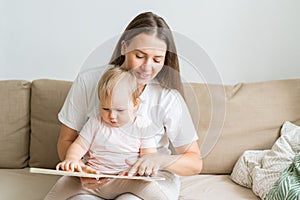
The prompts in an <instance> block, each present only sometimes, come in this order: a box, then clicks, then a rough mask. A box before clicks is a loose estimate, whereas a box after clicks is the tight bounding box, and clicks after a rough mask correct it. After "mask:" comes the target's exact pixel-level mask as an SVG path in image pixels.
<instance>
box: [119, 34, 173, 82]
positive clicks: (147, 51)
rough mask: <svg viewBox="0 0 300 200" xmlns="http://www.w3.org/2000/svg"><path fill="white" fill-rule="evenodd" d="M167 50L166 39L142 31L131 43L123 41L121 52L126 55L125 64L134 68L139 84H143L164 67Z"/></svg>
mask: <svg viewBox="0 0 300 200" xmlns="http://www.w3.org/2000/svg"><path fill="white" fill-rule="evenodd" d="M166 51H167V44H166V43H165V41H164V40H161V39H159V38H157V37H156V36H155V35H147V34H145V33H141V34H139V35H137V36H135V37H134V38H133V39H132V40H131V41H130V43H129V44H126V43H125V42H124V41H123V42H122V48H121V54H122V55H124V56H125V61H124V63H123V65H125V66H124V67H126V68H127V69H131V70H133V73H134V75H135V76H136V78H137V81H138V85H139V86H143V85H145V84H147V83H148V82H149V81H151V80H152V79H153V78H154V77H155V76H156V75H157V74H158V72H160V70H161V69H162V67H163V65H164V62H165V57H166Z"/></svg>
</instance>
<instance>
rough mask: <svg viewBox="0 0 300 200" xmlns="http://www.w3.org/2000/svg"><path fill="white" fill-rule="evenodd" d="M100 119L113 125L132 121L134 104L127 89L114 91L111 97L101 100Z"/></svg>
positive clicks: (117, 125) (118, 125) (121, 124)
mask: <svg viewBox="0 0 300 200" xmlns="http://www.w3.org/2000/svg"><path fill="white" fill-rule="evenodd" d="M101 116H102V119H103V120H104V121H105V122H106V123H108V124H109V125H111V126H113V127H120V126H123V125H124V124H127V123H130V122H133V121H134V104H133V101H132V97H131V95H128V90H123V91H115V92H114V94H113V95H112V97H108V98H106V99H105V100H103V101H102V102H101Z"/></svg>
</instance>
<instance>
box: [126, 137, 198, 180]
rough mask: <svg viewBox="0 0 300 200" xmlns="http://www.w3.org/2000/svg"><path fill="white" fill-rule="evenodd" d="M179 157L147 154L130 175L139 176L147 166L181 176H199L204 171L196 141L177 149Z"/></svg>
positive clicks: (136, 164)
mask: <svg viewBox="0 0 300 200" xmlns="http://www.w3.org/2000/svg"><path fill="white" fill-rule="evenodd" d="M175 150H176V152H177V153H178V154H177V155H167V154H159V153H154V154H153V153H152V154H145V155H143V156H142V157H141V158H140V159H139V160H138V161H137V162H136V163H135V164H133V165H132V167H131V169H130V170H129V172H128V175H134V174H139V171H142V170H144V169H146V168H147V166H149V165H150V166H157V167H158V169H160V170H162V169H163V170H167V171H169V172H172V173H174V174H177V175H180V176H189V175H195V174H199V173H200V172H201V170H202V158H201V156H200V150H199V146H198V144H197V142H196V141H194V142H192V143H191V144H189V145H184V146H180V147H177V148H175Z"/></svg>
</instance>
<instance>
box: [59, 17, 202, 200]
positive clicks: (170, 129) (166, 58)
mask: <svg viewBox="0 0 300 200" xmlns="http://www.w3.org/2000/svg"><path fill="white" fill-rule="evenodd" d="M110 64H112V65H115V66H120V67H124V68H127V69H129V70H132V71H133V73H134V74H135V76H136V78H137V81H138V85H139V92H140V99H141V104H140V107H139V109H138V111H137V115H143V116H147V117H148V118H149V119H151V120H152V123H156V125H157V126H160V127H161V129H160V131H159V133H155V137H156V138H157V140H158V144H157V146H158V153H156V154H150V155H145V156H142V157H141V158H139V159H138V161H137V162H136V163H128V164H129V166H130V169H129V171H128V174H129V175H134V174H150V175H154V174H156V173H157V172H158V170H163V171H162V172H161V171H159V172H158V173H161V175H163V176H165V177H166V179H167V180H166V181H160V182H158V183H159V186H160V187H161V189H162V190H164V191H165V193H166V195H170V199H177V198H178V194H179V185H180V183H179V178H178V177H177V176H176V175H174V174H177V175H181V176H184V175H193V174H198V173H200V171H201V169H202V159H201V156H200V151H199V146H198V144H197V139H198V138H197V134H196V131H195V128H194V126H193V123H192V120H191V117H190V115H189V112H188V110H187V107H186V105H185V103H184V101H183V98H182V97H181V95H180V93H181V92H182V86H181V81H180V76H179V62H178V57H177V53H176V47H175V43H174V39H173V36H172V33H171V30H170V28H169V27H168V25H167V24H166V22H165V21H164V20H163V19H162V18H161V17H159V16H157V15H155V14H153V13H151V12H146V13H142V14H140V15H138V16H137V17H135V18H134V19H133V20H132V21H131V22H130V23H129V25H128V26H127V28H126V29H125V31H124V33H123V34H122V35H121V37H120V40H119V42H118V43H117V46H116V48H115V51H114V53H113V56H112V59H111V62H110ZM99 76H101V69H100V68H98V69H91V70H88V71H86V72H83V73H81V74H79V76H78V77H77V79H76V80H75V81H74V83H73V85H72V88H71V90H70V92H69V94H68V97H67V99H66V101H65V104H64V106H63V108H62V110H61V112H60V113H59V120H60V121H61V122H62V127H61V131H60V136H59V139H58V144H57V148H58V154H59V157H60V159H61V160H63V159H64V158H65V154H66V151H67V149H68V147H69V146H70V145H71V143H72V142H73V141H74V140H75V139H76V137H77V136H78V131H80V130H81V128H82V126H83V124H84V123H85V122H86V121H87V120H88V118H89V117H91V116H92V115H94V114H95V113H97V111H98V110H100V109H99V101H98V98H97V80H99ZM169 141H170V142H171V143H172V145H173V146H174V148H175V150H176V153H177V154H176V155H170V150H169V149H168V146H169ZM83 168H84V169H85V170H86V171H87V172H93V173H94V172H95V171H94V170H92V169H90V168H88V167H86V166H84V165H83ZM81 181H82V184H83V185H84V186H85V187H87V188H97V187H99V186H100V185H101V184H102V183H103V182H106V181H107V180H100V181H96V180H94V179H81ZM127 196H131V197H130V198H134V196H133V195H129V194H125V195H122V196H121V197H119V198H118V199H121V198H123V199H128V198H127ZM72 199H80V196H76V197H73V198H72ZM95 199H97V198H95ZM98 199H99V198H98ZM137 199H138V198H137Z"/></svg>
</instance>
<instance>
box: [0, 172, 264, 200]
mask: <svg viewBox="0 0 300 200" xmlns="http://www.w3.org/2000/svg"><path fill="white" fill-rule="evenodd" d="M0 177H1V179H0V185H1V187H0V194H1V199H24V200H41V199H44V197H45V196H46V194H47V193H48V192H49V190H50V189H51V188H52V186H53V185H54V184H55V183H56V181H57V180H58V179H59V178H60V176H54V175H44V174H32V173H30V172H29V169H28V168H25V169H1V170H0ZM179 199H180V200H186V199H189V200H198V199H211V200H214V199H216V200H217V199H230V200H243V199H247V200H251V199H255V200H257V199H259V198H257V197H256V196H255V195H254V194H253V192H252V191H251V190H250V189H247V188H245V187H242V186H239V185H237V184H235V183H234V182H232V181H231V179H230V177H229V175H196V176H187V177H181V191H180V198H179Z"/></svg>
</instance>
